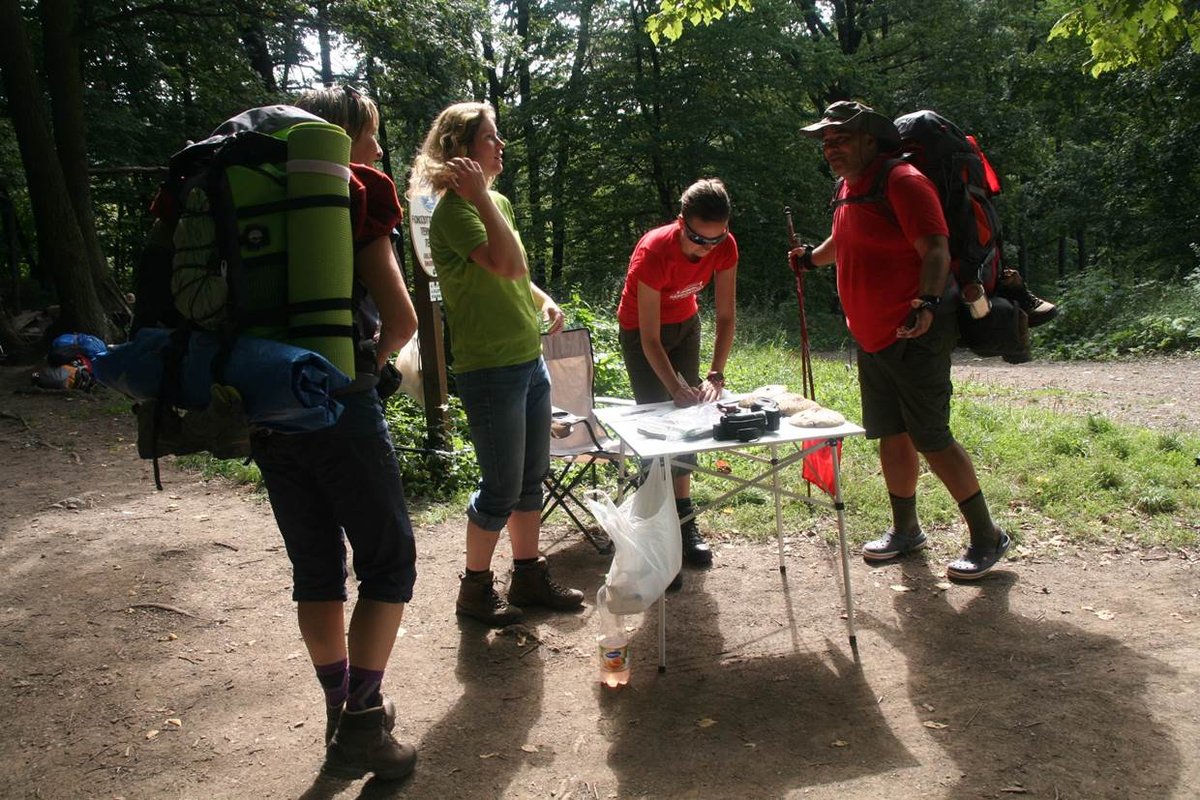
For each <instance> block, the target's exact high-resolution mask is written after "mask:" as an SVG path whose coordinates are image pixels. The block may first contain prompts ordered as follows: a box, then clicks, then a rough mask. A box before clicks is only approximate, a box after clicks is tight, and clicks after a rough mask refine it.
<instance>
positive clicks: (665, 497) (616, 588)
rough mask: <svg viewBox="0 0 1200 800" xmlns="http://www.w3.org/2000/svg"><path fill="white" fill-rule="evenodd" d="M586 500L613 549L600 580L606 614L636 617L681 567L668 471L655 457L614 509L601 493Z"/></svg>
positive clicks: (679, 544) (594, 494)
mask: <svg viewBox="0 0 1200 800" xmlns="http://www.w3.org/2000/svg"><path fill="white" fill-rule="evenodd" d="M586 500H587V504H588V509H589V510H591V512H592V514H593V515H594V516H595V517H596V521H597V522H599V523H600V527H602V528H603V529H604V530H605V532H606V533H607V534H608V535H609V538H611V539H612V541H613V545H614V547H615V548H616V554H615V555H614V556H613V561H612V566H611V567H609V570H608V577H607V578H605V586H606V592H605V594H606V595H607V599H608V610H609V611H610V612H612V613H613V614H640V613H641V612H643V611H645V610H646V609H648V608H650V606H651V604H653V603H654V601H655V600H657V599H658V598H659V597H661V596H662V594H663V592H665V591H666V590H667V585H668V584H670V583H671V581H673V580H674V579H675V576H676V575H678V574H679V570H680V568H681V567H682V566H683V543H682V540H681V539H680V536H679V512H678V511H677V510H676V508H675V493H674V491H673V490H672V488H671V475H670V471H669V470H668V469H667V468H666V466H665V464H664V463H663V461H662V460H661V459H655V461H654V463H653V464H652V465H651V467H650V469H649V471H648V472H647V474H646V479H645V481H643V482H642V485H641V486H640V487H638V490H637V491H636V492H634V493H633V495H632V496H631V497H629V498H628V499H626V500H625V502H624V503H622V504H621V507H620V508H618V507H617V506H615V505H614V504H613V502H612V500H610V499H609V497H608V495H606V494H604V493H603V492H596V491H593V492H588V494H587V496H586Z"/></svg>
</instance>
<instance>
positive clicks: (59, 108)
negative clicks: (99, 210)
mask: <svg viewBox="0 0 1200 800" xmlns="http://www.w3.org/2000/svg"><path fill="white" fill-rule="evenodd" d="M40 8H41V15H42V40H43V48H44V52H43V62H44V65H45V71H46V89H47V90H48V91H49V93H50V110H51V113H52V114H53V118H54V146H55V149H56V150H57V151H58V162H59V164H60V165H62V172H63V177H64V178H65V179H66V182H67V193H68V194H69V195H70V198H71V207H72V208H73V209H74V210H75V218H76V219H77V220H78V221H79V232H80V233H81V234H82V235H83V242H84V246H85V247H86V248H87V258H88V265H89V267H90V268H91V270H92V276H93V277H94V278H95V281H96V286H97V287H103V286H105V284H107V283H108V281H109V270H108V263H107V261H106V259H105V257H104V251H103V249H102V248H101V247H100V237H99V236H98V235H97V234H96V219H95V216H94V215H93V213H92V187H91V181H90V177H89V172H88V157H87V129H86V125H85V123H84V113H83V67H82V59H81V53H80V40H79V36H78V29H79V24H78V18H77V11H76V7H75V2H74V0H42V3H41V4H40Z"/></svg>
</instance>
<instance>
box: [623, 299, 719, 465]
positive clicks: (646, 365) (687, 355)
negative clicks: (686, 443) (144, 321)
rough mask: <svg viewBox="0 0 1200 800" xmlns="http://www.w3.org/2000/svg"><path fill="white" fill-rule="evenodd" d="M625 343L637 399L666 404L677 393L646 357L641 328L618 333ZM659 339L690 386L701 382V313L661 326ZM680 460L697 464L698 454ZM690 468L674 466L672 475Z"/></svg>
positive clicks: (628, 366)
mask: <svg viewBox="0 0 1200 800" xmlns="http://www.w3.org/2000/svg"><path fill="white" fill-rule="evenodd" d="M618 339H619V341H620V342H621V355H622V356H623V357H624V359H625V371H626V372H628V373H629V386H630V388H631V389H633V399H634V400H635V401H637V403H638V404H639V405H641V404H642V403H663V402H666V401H667V400H670V399H671V398H672V397H674V394H673V393H672V392H671V391H670V390H668V389H667V387H665V386H663V382H662V381H661V380H659V379H658V375H657V374H655V372H654V368H653V367H651V366H650V362H649V361H647V360H646V351H645V350H643V349H642V332H641V330H639V329H636V328H635V329H634V330H631V331H627V330H624V329H622V330H621V332H620V333H619V334H618ZM659 339H661V341H662V345H663V349H664V350H666V351H667V358H669V359H670V360H671V366H672V367H673V368H674V369H675V371H676V372H678V373H679V374H680V375H682V376H683V377H684V379H685V380H686V381H687V382H688V385H689V386H698V385H699V384H700V315H699V314H693V315H692V316H690V317H688V318H687V319H685V320H684V321H683V322H673V323H670V324H667V325H663V326H662V327H661V328H660V329H659ZM676 460H677V461H685V462H687V463H690V464H695V463H696V456H694V455H686V456H677V457H676ZM689 472H691V470H690V469H686V468H683V467H672V468H671V474H672V475H673V476H675V477H679V476H680V475H686V474H687V473H689Z"/></svg>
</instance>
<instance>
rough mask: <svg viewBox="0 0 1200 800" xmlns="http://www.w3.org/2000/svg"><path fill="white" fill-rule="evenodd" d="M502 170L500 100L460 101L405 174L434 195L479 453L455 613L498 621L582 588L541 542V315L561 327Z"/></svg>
mask: <svg viewBox="0 0 1200 800" xmlns="http://www.w3.org/2000/svg"><path fill="white" fill-rule="evenodd" d="M503 170H504V140H503V139H502V138H501V137H500V134H499V132H498V131H497V130H496V112H495V110H494V109H493V108H492V107H491V105H489V104H487V103H470V102H468V103H455V104H453V105H451V106H449V107H447V108H445V109H443V110H442V112H441V113H440V114H438V116H437V118H436V119H435V120H434V121H433V125H432V126H431V127H430V129H429V132H428V133H427V134H426V136H425V141H424V143H423V144H422V146H421V150H420V152H419V153H418V154H417V156H416V159H415V160H414V162H413V167H412V176H411V178H410V180H409V198H410V199H412V198H414V197H416V196H418V195H423V194H430V193H433V194H436V195H438V196H439V199H438V201H437V207H436V208H435V209H434V211H433V216H432V218H431V220H430V223H429V246H430V253H431V255H432V256H433V262H434V264H435V265H436V267H437V275H438V281H439V283H440V284H441V287H442V297H443V299H444V301H445V307H446V321H447V322H448V323H449V326H450V340H451V352H452V353H453V356H454V374H455V380H456V383H457V388H458V395H459V397H460V398H461V399H462V404H463V409H464V410H465V411H466V412H467V420H468V422H469V423H470V426H471V443H472V445H473V446H474V448H475V456H476V460H477V461H478V463H479V473H480V478H479V486H478V488H477V489H476V491H475V492H474V493H473V494H472V495H471V499H470V501H469V502H468V505H467V555H466V569H465V571H464V572H463V574H462V580H461V583H460V584H459V592H458V598H457V600H456V601H455V613H456V614H457V615H458V616H460V617H468V618H471V619H474V620H477V621H479V622H483V623H484V624H486V625H489V626H492V627H497V628H500V627H504V626H506V625H510V624H513V623H515V622H519V621H520V620H521V619H522V618H523V615H524V611H523V609H525V608H528V607H530V606H540V607H543V608H549V609H551V610H554V611H566V612H572V611H576V610H578V609H579V608H580V607H581V606H582V605H583V592H581V591H579V590H578V589H572V588H568V587H565V586H561V585H559V584H558V583H556V582H555V581H554V580H553V579H552V578H551V577H550V571H549V565H548V563H547V561H546V559H545V557H543V556H541V555H540V553H539V549H538V538H539V535H540V532H541V509H542V479H543V478H544V477H545V475H546V472H547V470H549V468H550V376H549V373H548V372H547V371H546V364H545V362H544V361H543V359H542V344H541V334H540V332H539V328H540V324H541V321H542V320H545V321H546V322H547V323H548V325H549V332H550V333H557V332H558V331H559V330H560V329H561V328H562V325H563V314H562V310H561V309H559V307H558V305H557V304H556V303H555V302H554V301H553V300H552V299H551V298H550V296H549V295H547V294H546V293H545V292H543V291H542V290H541V289H539V288H538V287H537V285H536V284H534V283H533V282H532V281H531V280H530V275H529V265H528V264H527V263H526V260H525V248H524V246H523V245H522V244H521V237H520V235H519V234H518V232H517V230H516V225H515V222H514V218H513V210H512V204H511V203H510V202H509V200H508V198H506V197H504V195H502V194H500V193H499V192H496V191H493V190H492V189H491V186H492V182H493V181H494V180H495V179H496V177H498V176H499V175H500V173H501V172H502V171H503ZM505 527H507V528H508V535H509V540H510V542H511V544H512V556H513V572H512V581H511V583H510V584H509V589H508V597H507V599H504V598H501V597H500V595H499V594H498V593H497V592H496V590H495V586H494V577H495V576H494V573H493V571H492V556H493V555H494V554H495V551H496V544H497V543H498V541H499V538H500V531H501V530H502V529H503V528H505Z"/></svg>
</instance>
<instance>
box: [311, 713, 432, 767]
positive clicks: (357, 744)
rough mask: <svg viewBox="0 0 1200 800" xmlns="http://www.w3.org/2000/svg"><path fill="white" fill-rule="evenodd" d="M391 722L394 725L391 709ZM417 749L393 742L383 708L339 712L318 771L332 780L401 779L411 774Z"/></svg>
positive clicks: (386, 714) (415, 761)
mask: <svg viewBox="0 0 1200 800" xmlns="http://www.w3.org/2000/svg"><path fill="white" fill-rule="evenodd" d="M391 719H392V722H393V724H394V722H395V713H394V708H393V715H392V717H391ZM416 763H417V750H416V748H415V747H413V746H412V745H411V744H403V743H401V742H397V741H396V740H395V739H394V738H393V737H392V734H391V731H389V730H388V713H387V707H386V705H381V706H376V707H375V708H368V709H366V710H365V711H343V712H342V717H341V719H340V720H339V721H338V726H337V729H336V730H335V731H334V733H333V740H332V741H330V743H329V747H328V748H327V749H326V751H325V764H324V765H323V766H322V767H321V772H323V773H324V774H326V775H331V776H333V777H335V778H346V779H348V780H356V779H358V778H361V777H362V776H364V775H366V774H367V773H368V772H373V773H375V777H376V778H379V779H381V780H395V779H397V778H403V777H404V776H405V775H408V774H409V773H410V772H412V771H413V767H414V766H416Z"/></svg>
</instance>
